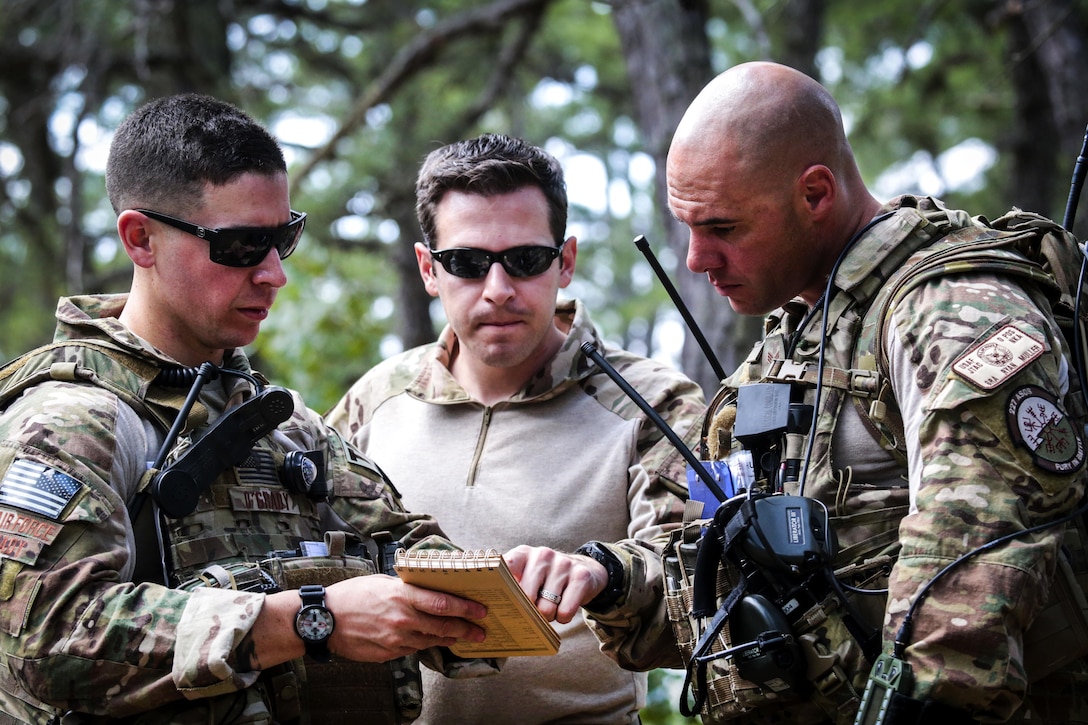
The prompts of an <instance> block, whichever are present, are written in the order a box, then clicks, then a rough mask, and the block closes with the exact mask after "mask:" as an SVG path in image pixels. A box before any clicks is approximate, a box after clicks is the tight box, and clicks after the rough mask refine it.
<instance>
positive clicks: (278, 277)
mask: <svg viewBox="0 0 1088 725" xmlns="http://www.w3.org/2000/svg"><path fill="white" fill-rule="evenodd" d="M253 282H254V284H267V285H271V286H272V287H275V288H277V289H279V288H280V287H283V286H284V285H285V284H287V272H286V271H285V270H284V269H283V260H282V259H280V255H279V252H277V251H276V249H275V247H273V248H272V249H269V250H268V254H266V255H264V259H262V260H261V263H260V264H258V265H257V266H256V267H254V268H253Z"/></svg>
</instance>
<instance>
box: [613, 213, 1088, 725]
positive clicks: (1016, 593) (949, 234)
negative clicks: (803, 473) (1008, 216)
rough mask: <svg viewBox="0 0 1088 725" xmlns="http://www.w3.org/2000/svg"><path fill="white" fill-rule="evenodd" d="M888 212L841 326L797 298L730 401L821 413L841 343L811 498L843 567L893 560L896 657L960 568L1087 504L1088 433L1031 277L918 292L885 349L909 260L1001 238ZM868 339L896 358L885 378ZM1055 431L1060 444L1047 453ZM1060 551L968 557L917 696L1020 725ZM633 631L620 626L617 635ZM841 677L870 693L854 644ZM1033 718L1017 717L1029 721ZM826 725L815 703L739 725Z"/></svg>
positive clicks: (879, 603) (921, 633) (931, 643)
mask: <svg viewBox="0 0 1088 725" xmlns="http://www.w3.org/2000/svg"><path fill="white" fill-rule="evenodd" d="M882 212H883V213H884V214H886V215H887V216H881V217H878V219H879V221H877V222H876V223H874V224H873V225H872V226H871V227H870V228H868V229H867V230H865V231H864V233H863V234H862V235H861V236H860V237H859V238H858V239H857V240H856V242H855V243H854V244H853V246H852V247H851V248H850V249H849V252H848V253H847V254H846V255H845V257H844V259H843V261H842V263H841V265H840V266H839V267H838V269H837V272H836V273H835V278H834V280H833V282H834V288H835V289H836V292H835V293H834V295H833V296H832V298H831V299H830V300H829V303H828V307H827V309H828V313H827V318H826V319H825V318H824V316H823V314H824V308H823V300H821V302H820V303H818V304H817V305H815V306H814V308H812V309H809V308H808V306H807V305H805V304H804V303H803V302H801V301H800V300H798V301H795V302H792V303H790V304H789V305H787V306H786V307H784V308H783V309H782V310H779V311H777V312H775V313H773V314H772V315H771V316H770V317H769V318H768V322H767V328H766V334H765V337H764V339H763V340H762V341H760V343H758V344H757V345H756V347H755V349H754V350H753V352H752V354H751V355H750V356H749V357H748V359H747V361H746V362H745V364H743V365H742V366H741V368H740V369H739V370H738V371H737V372H735V373H734V374H733V375H732V376H731V377H730V378H729V379H727V381H726V382H725V387H726V388H732V389H735V388H736V387H738V386H741V385H744V384H746V383H748V382H759V381H773V382H797V381H802V380H803V381H806V382H808V383H809V386H808V387H807V392H806V396H807V397H806V402H808V403H813V402H814V387H813V386H812V385H811V383H813V382H814V380H815V377H816V376H815V375H813V376H812V377H809V374H810V373H813V372H817V366H816V363H817V361H818V352H819V349H820V347H821V338H822V337H823V336H824V333H825V331H824V328H825V326H826V327H827V328H828V329H827V330H826V340H825V341H824V343H823V347H824V353H825V356H826V358H825V364H826V369H825V372H824V374H823V378H824V380H825V385H824V388H823V392H822V397H821V400H820V402H819V406H818V411H817V416H816V423H815V426H816V435H815V443H814V447H813V450H812V453H811V459H810V469H809V472H808V475H807V480H806V481H805V484H804V489H803V491H801V493H803V494H804V495H805V496H809V497H813V498H817V499H819V500H821V501H823V502H824V504H825V505H826V506H827V508H828V510H829V512H830V515H831V523H832V527H833V528H834V530H835V532H836V534H837V538H838V541H839V554H838V557H837V559H836V561H835V565H836V566H837V567H843V566H846V565H849V564H856V563H859V562H863V561H865V560H870V559H878V558H879V557H881V556H882V555H890V556H891V557H893V559H894V562H895V563H894V566H893V567H892V568H891V571H890V577H889V578H888V580H887V586H888V587H889V592H888V594H887V596H886V597H885V596H879V597H877V596H868V597H860V598H857V604H858V605H859V606H860V607H862V609H863V611H864V612H865V613H867V614H868V615H869V617H870V625H871V626H873V627H880V626H881V625H882V626H883V638H884V651H890V647H891V641H892V639H893V638H894V637H895V635H896V633H897V632H898V630H899V626H900V625H901V623H902V621H903V616H904V614H905V612H906V610H907V608H908V606H909V605H910V604H911V602H912V601H913V600H914V598H915V595H916V594H917V593H918V591H919V588H920V587H921V586H922V585H924V584H925V583H927V582H929V581H930V580H931V579H932V578H933V577H934V576H935V575H936V574H937V573H938V572H939V571H940V570H941V569H942V568H944V567H945V566H946V565H947V564H949V563H950V562H952V561H954V560H955V559H957V558H958V557H960V556H962V555H963V554H965V553H967V552H969V551H972V550H974V549H975V548H976V547H979V546H982V545H984V544H986V543H987V542H989V541H990V540H992V539H995V538H997V537H998V536H1001V535H1004V534H1008V533H1010V532H1013V531H1016V530H1020V529H1023V528H1026V527H1029V526H1032V525H1035V524H1039V523H1042V522H1046V521H1049V520H1052V519H1054V518H1056V517H1057V516H1058V515H1060V514H1065V513H1068V512H1070V511H1071V510H1073V509H1074V508H1075V505H1076V503H1077V501H1078V500H1079V498H1080V496H1081V495H1082V493H1083V490H1084V489H1083V483H1084V468H1083V460H1084V449H1083V440H1082V436H1083V431H1081V430H1079V428H1078V426H1074V425H1072V424H1070V420H1069V418H1068V417H1066V411H1067V410H1068V407H1067V405H1068V404H1072V405H1074V406H1076V407H1078V408H1079V403H1078V401H1075V400H1073V401H1070V400H1066V399H1065V394H1066V391H1067V390H1069V388H1070V385H1071V383H1072V381H1071V379H1070V375H1071V372H1070V365H1069V362H1068V359H1067V355H1068V352H1067V351H1064V347H1063V346H1064V342H1063V340H1062V337H1061V335H1060V333H1059V331H1058V328H1057V325H1056V323H1055V321H1054V319H1053V317H1052V314H1051V295H1052V293H1053V290H1048V289H1046V288H1045V287H1044V286H1043V285H1039V284H1036V283H1035V282H1034V281H1033V280H1031V279H1025V278H1024V277H1023V276H1016V275H1011V274H1010V275H1001V274H994V273H993V272H992V271H972V268H971V265H970V263H968V264H967V265H965V268H961V269H960V270H959V271H958V273H956V274H943V275H938V276H935V277H932V278H930V279H928V280H926V281H924V282H922V283H921V284H919V285H918V286H917V287H915V288H913V289H912V290H911V291H910V292H909V293H908V294H907V295H906V296H905V297H903V298H902V300H901V301H900V302H899V303H898V304H897V305H896V306H895V307H894V308H893V311H892V314H891V317H890V324H889V325H887V328H886V330H885V331H884V335H883V337H881V336H880V335H879V334H875V333H874V330H873V329H872V327H871V324H872V320H871V319H869V318H868V317H866V316H865V313H866V311H867V309H868V305H869V304H870V303H871V302H872V300H873V298H874V296H875V295H876V294H877V292H878V291H879V290H880V289H881V288H882V287H883V285H884V283H885V281H886V280H887V279H888V278H889V276H890V275H891V274H893V273H894V271H895V270H896V269H898V268H899V267H900V266H901V265H903V264H904V262H906V261H907V260H908V258H910V257H911V256H912V255H913V254H915V253H916V252H919V250H924V249H926V248H927V247H929V246H930V245H932V244H936V243H943V242H946V241H947V242H953V241H957V240H970V239H974V238H978V237H980V236H982V237H985V236H987V235H991V234H992V233H991V232H989V231H988V230H986V229H985V227H983V226H982V225H980V224H978V223H977V222H976V221H973V220H972V219H971V218H970V217H969V216H968V215H967V214H965V213H963V212H957V211H952V210H948V209H946V208H944V207H943V205H941V204H940V202H938V201H936V200H933V199H928V198H916V197H910V196H907V197H901V198H898V199H896V200H894V201H892V202H891V203H889V204H888V205H887V206H885V208H884V209H883V210H882ZM976 269H977V268H976ZM859 339H862V340H865V339H868V340H869V341H870V343H871V344H874V345H882V346H883V350H884V355H885V357H886V359H887V363H888V370H887V378H886V379H884V378H883V377H882V375H881V374H880V372H879V371H877V370H876V367H877V366H876V365H875V363H874V359H875V356H874V355H873V354H872V353H873V349H865V344H866V343H865V342H862V343H861V345H860V347H859ZM1009 349H1011V350H1012V351H1013V353H1014V355H1013V356H1010V359H1009V360H1003V361H997V353H998V351H1007V350H1009ZM1063 352H1064V353H1065V354H1063ZM1012 357H1015V359H1012ZM995 361H997V364H996V365H995V364H994V363H995ZM783 363H784V364H783ZM806 363H807V365H806ZM877 393H880V394H879V395H878V394H877ZM888 393H890V394H888ZM874 400H877V401H879V404H877V405H875V406H874V405H873V403H874ZM862 406H864V407H862ZM881 406H895V407H896V408H897V411H898V414H899V415H898V417H899V418H900V419H901V421H902V423H903V431H902V432H901V435H903V438H904V440H901V441H898V443H899V444H900V445H901V446H902V447H903V448H905V452H906V456H905V458H904V457H901V456H900V455H898V454H897V453H895V452H894V451H893V450H892V449H893V445H892V444H893V443H895V441H888V440H887V437H888V435H889V433H888V431H887V430H883V431H882V432H883V433H884V436H885V440H884V443H885V445H881V442H880V441H879V438H880V437H879V436H878V435H877V434H876V433H875V432H874V431H873V424H874V421H875V422H876V423H878V424H879V423H881V422H882V421H883V420H887V419H891V418H894V417H896V416H895V415H893V414H887V413H886V410H885V409H883V408H882V407H881ZM1080 410H1082V409H1080ZM882 413H885V414H883V415H882ZM1048 417H1049V422H1050V430H1051V432H1053V433H1055V434H1056V435H1055V436H1054V437H1053V438H1052V439H1051V440H1049V441H1047V440H1041V438H1040V437H1037V436H1033V435H1032V433H1031V431H1032V430H1035V431H1039V430H1040V426H1042V425H1043V424H1045V423H1047V418H1048ZM1044 427H1045V426H1044ZM787 493H790V491H787ZM793 493H797V491H793ZM1061 543H1062V527H1057V528H1053V529H1044V530H1042V531H1041V532H1040V533H1038V534H1035V535H1034V536H1029V537H1025V538H1022V539H1019V540H1017V541H1016V542H1014V543H1012V544H1008V545H1005V546H1001V547H997V548H995V549H992V550H989V551H986V552H985V553H982V554H980V555H978V556H974V557H972V558H971V559H969V560H968V561H967V562H965V563H964V564H963V565H961V566H958V567H957V568H956V569H954V570H953V571H952V572H951V573H950V574H949V575H948V576H945V577H944V578H943V579H942V580H941V584H939V585H938V586H936V587H934V588H933V589H931V590H930V593H929V594H928V596H927V597H926V598H925V600H924V603H923V604H922V605H921V606H920V608H918V609H917V610H916V612H915V618H914V627H913V632H912V634H911V637H910V646H909V647H908V648H907V650H906V657H905V659H906V660H907V662H908V663H909V664H910V665H911V667H912V668H913V672H914V688H913V692H912V693H911V694H912V696H913V697H915V698H918V699H921V700H927V699H933V700H936V701H939V702H942V703H945V704H947V705H951V706H954V707H958V708H962V709H964V710H966V711H968V712H970V713H972V715H973V716H975V717H976V718H980V719H984V720H988V721H989V720H992V721H994V722H998V721H1005V720H1007V719H1009V718H1010V717H1012V716H1013V714H1014V712H1016V711H1017V709H1018V708H1019V707H1020V706H1021V704H1022V703H1023V702H1024V700H1025V693H1026V691H1027V690H1028V682H1029V677H1030V673H1028V672H1026V668H1025V653H1024V648H1023V644H1024V633H1025V630H1027V629H1028V627H1029V625H1030V624H1031V623H1032V621H1033V620H1034V619H1035V618H1036V615H1038V614H1039V613H1040V611H1041V610H1042V608H1043V607H1044V605H1045V604H1046V603H1047V596H1048V593H1049V591H1050V588H1051V585H1052V582H1053V580H1054V573H1055V567H1056V560H1057V558H1058V550H1059V546H1060V545H1061ZM881 584H882V582H881V581H880V580H877V581H868V582H866V583H865V586H866V588H879V587H880V586H881ZM623 614H624V613H623V612H622V610H621V611H620V612H617V613H613V614H612V616H613V617H616V618H617V619H618V620H619V621H622V619H621V617H622V615H623ZM627 616H629V617H630V616H637V613H631V612H628V613H627ZM610 624H611V621H610V620H609V618H608V617H602V618H601V621H600V622H599V623H598V624H597V625H596V628H597V631H598V634H599V636H601V637H602V638H604V640H605V642H606V646H607V644H608V638H609V637H610V636H614V627H612V626H609V625H610ZM667 628H668V627H667V624H659V626H658V627H657V629H656V632H655V633H654V634H652V635H650V637H651V641H652V640H653V637H654V636H655V635H656V636H660V637H662V638H666V639H667V638H668V636H669V634H668V632H667ZM647 631H648V632H649V628H648V629H647ZM661 651H662V650H661V649H660V648H654V647H653V646H652V645H651V644H647V643H641V649H640V650H634V649H631V648H630V647H628V648H627V649H622V648H618V651H617V657H618V658H619V659H620V661H621V662H624V663H625V664H627V665H629V666H638V667H647V666H661V665H667V664H675V662H672V663H670V662H667V661H663V660H662V659H661V658H660V657H657V658H656V659H655V658H654V656H655V655H659V654H660V652H661ZM1029 654H1030V653H1029ZM844 664H846V665H848V666H852V667H854V668H855V670H854V673H853V674H854V677H855V679H854V685H855V686H856V687H859V688H860V687H862V686H864V678H865V673H866V672H867V670H868V667H867V666H866V665H865V664H864V663H863V662H861V661H860V656H859V654H858V653H857V648H856V646H855V647H854V651H853V654H852V655H850V656H847V657H845V658H844ZM859 675H860V678H859V677H858V676H859ZM1033 691H1034V686H1033ZM1035 704H1036V706H1037V707H1038V705H1039V703H1035ZM1027 711H1028V708H1024V709H1021V710H1020V711H1019V713H1018V717H1024V718H1025V720H1028V721H1031V720H1030V717H1029V716H1027V715H1025V713H1026V712H1027ZM1042 711H1043V709H1042V708H1040V709H1036V710H1035V711H1034V716H1035V717H1039V716H1040V713H1041V712H1042ZM1043 717H1044V718H1045V717H1047V716H1045V715H1043ZM847 718H848V720H852V716H851V715H848V714H847ZM830 721H831V720H830V719H829V718H828V717H827V716H826V715H825V714H823V713H821V712H820V711H819V710H817V709H815V708H814V707H812V706H806V705H805V704H804V703H802V704H800V705H796V706H787V705H785V704H781V703H780V704H777V705H776V706H775V707H773V708H768V709H767V712H765V713H762V714H760V713H750V714H748V715H744V716H741V717H740V718H738V719H737V720H736V722H761V723H762V722H791V723H821V722H830ZM1044 721H1045V720H1044Z"/></svg>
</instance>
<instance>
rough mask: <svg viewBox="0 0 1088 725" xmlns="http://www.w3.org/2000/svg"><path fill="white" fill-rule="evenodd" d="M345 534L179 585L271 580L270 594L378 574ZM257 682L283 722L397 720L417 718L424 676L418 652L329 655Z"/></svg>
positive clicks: (386, 723)
mask: <svg viewBox="0 0 1088 725" xmlns="http://www.w3.org/2000/svg"><path fill="white" fill-rule="evenodd" d="M349 538H353V537H350V535H349V534H345V532H343V531H329V532H326V533H325V541H324V544H325V547H326V548H327V552H328V553H327V555H320V556H287V557H271V558H269V559H265V560H263V561H261V562H259V563H257V562H238V563H235V564H229V565H218V564H215V565H212V566H209V567H207V568H206V569H204V570H203V571H202V572H200V574H199V575H198V576H197V577H196V578H194V579H192V580H189V581H188V582H186V583H184V584H182V585H181V586H180V587H179V588H181V589H192V588H194V587H200V586H218V587H224V588H239V589H246V588H247V587H258V588H250V589H249V590H250V591H268V590H267V589H264V588H263V587H265V586H267V584H268V583H269V582H271V583H272V584H273V585H274V587H275V589H273V591H275V590H284V589H298V588H299V587H301V586H302V585H304V584H321V585H323V586H331V585H332V584H335V583H336V582H339V581H343V580H345V579H350V578H352V577H357V576H368V575H371V574H375V573H377V569H376V568H375V566H374V563H373V562H372V561H371V560H370V559H368V558H364V557H359V556H351V555H348V554H346V553H344V552H345V548H346V544H347V542H348V540H349ZM260 683H261V684H262V685H263V687H264V689H265V691H266V693H267V697H268V699H269V700H270V703H271V707H272V709H273V712H274V713H275V717H276V721H277V722H280V723H284V724H287V723H290V724H291V725H339V724H343V725H358V724H359V723H368V724H369V723H375V724H376V725H400V724H402V723H410V722H412V721H413V720H415V719H416V718H417V717H419V713H420V711H421V710H422V707H423V684H422V677H421V675H420V670H419V659H418V657H416V656H415V655H409V656H407V657H401V658H398V659H396V660H392V661H390V662H384V663H362V662H351V661H348V660H336V659H334V660H333V661H332V662H328V663H324V664H322V663H317V662H313V661H312V660H308V659H302V658H300V659H297V660H293V661H291V662H290V663H286V664H285V665H282V666H281V667H278V668H273V669H272V670H269V671H266V672H265V673H264V674H263V675H262V677H261V680H260ZM250 689H253V688H250Z"/></svg>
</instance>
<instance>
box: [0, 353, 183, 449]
mask: <svg viewBox="0 0 1088 725" xmlns="http://www.w3.org/2000/svg"><path fill="white" fill-rule="evenodd" d="M161 369H162V368H161V367H160V366H158V365H157V364H155V363H153V362H151V361H148V360H142V359H140V358H139V357H137V356H135V355H133V354H132V353H130V352H129V351H127V350H125V349H124V348H123V347H121V346H119V345H115V344H113V343H111V342H108V341H102V340H64V341H60V342H53V343H50V344H47V345H43V346H41V347H39V348H36V349H34V350H31V351H29V352H27V353H24V354H23V355H21V356H20V357H18V358H16V359H14V360H12V361H11V362H9V363H7V364H6V365H4V367H3V368H0V410H3V409H4V408H6V407H7V406H8V405H10V403H11V402H12V401H13V400H14V399H15V398H16V397H18V396H19V395H20V394H21V393H22V392H23V391H25V390H27V389H28V388H32V387H34V386H36V385H39V384H41V383H43V382H46V381H50V380H56V381H66V382H73V383H88V384H92V385H97V386H99V387H101V388H103V389H105V390H108V391H109V392H111V393H113V394H114V395H116V396H117V397H118V398H120V399H121V400H123V401H124V402H125V403H126V404H128V405H129V406H130V407H132V408H133V409H135V410H137V411H138V412H140V413H141V414H145V415H147V416H149V417H150V418H151V419H152V420H153V421H155V422H156V423H158V424H159V425H160V426H162V427H163V428H165V429H168V428H169V427H170V424H171V422H172V421H173V419H174V417H175V415H176V413H177V411H178V410H180V409H181V407H182V405H183V403H184V402H185V391H183V390H172V389H170V388H166V387H164V386H154V387H152V385H151V383H152V382H153V381H154V380H155V378H156V376H157V375H158V374H159V372H160V370H161Z"/></svg>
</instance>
